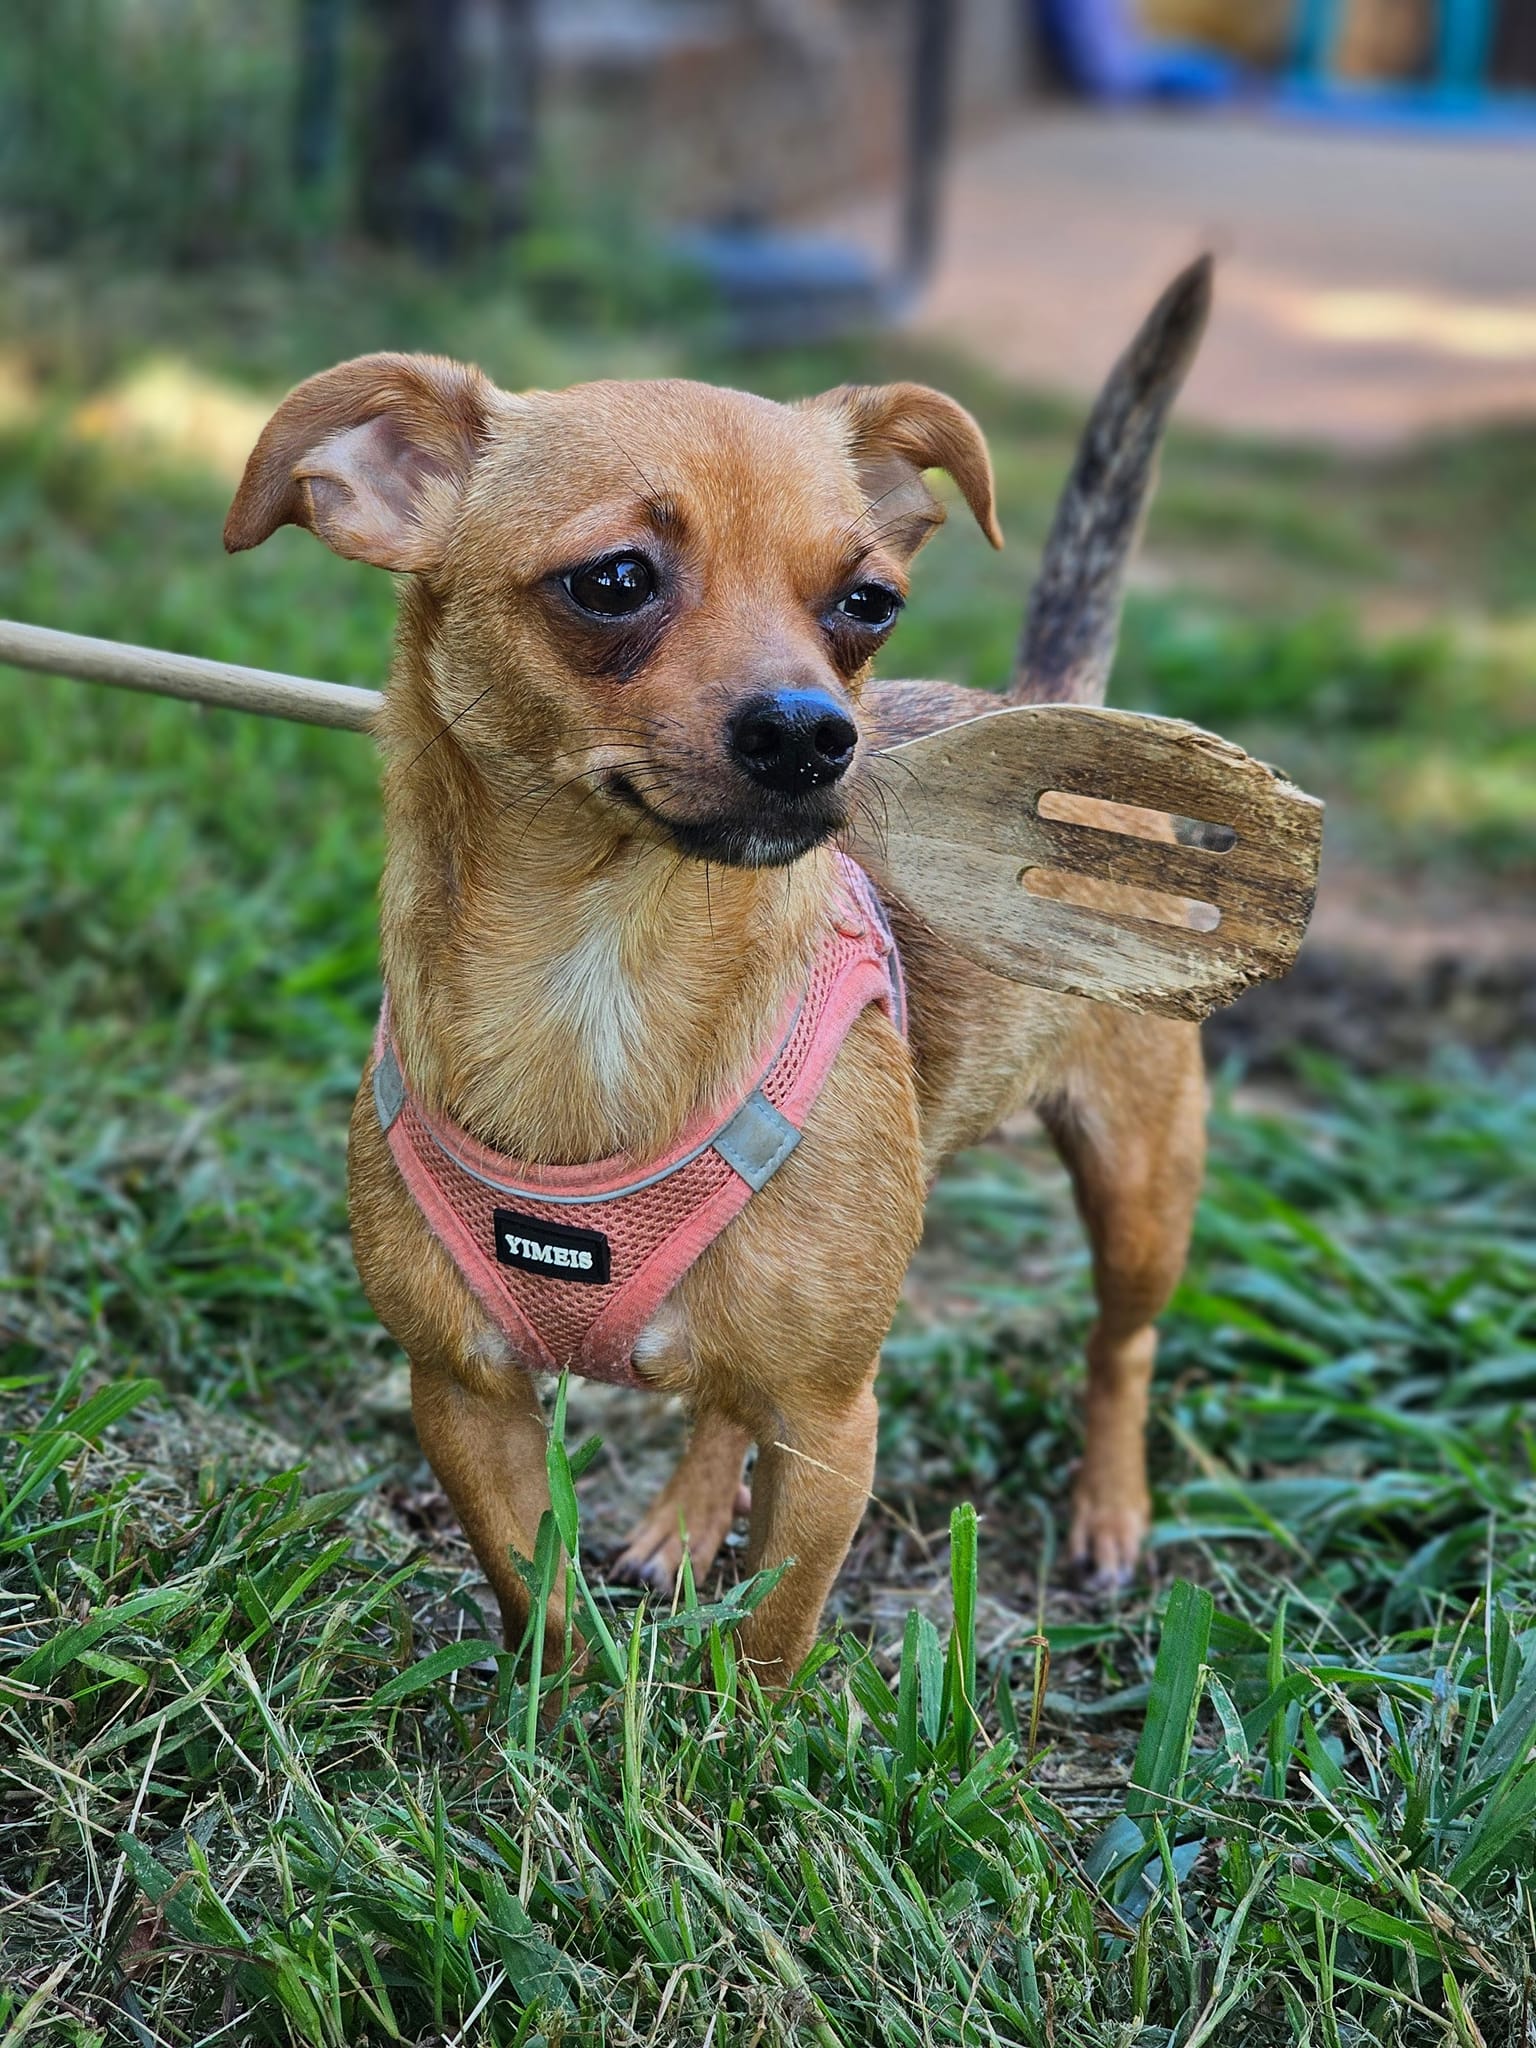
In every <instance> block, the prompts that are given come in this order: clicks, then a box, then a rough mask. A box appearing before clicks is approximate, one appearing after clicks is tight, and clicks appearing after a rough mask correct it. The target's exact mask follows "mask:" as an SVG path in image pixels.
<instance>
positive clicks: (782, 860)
mask: <svg viewBox="0 0 1536 2048" xmlns="http://www.w3.org/2000/svg"><path fill="white" fill-rule="evenodd" d="M604 787H605V788H606V789H607V791H608V794H609V795H610V796H612V797H615V798H617V800H618V801H619V802H620V803H621V804H623V805H624V806H625V808H626V809H628V810H632V811H637V812H639V813H640V815H641V816H642V817H644V818H647V819H649V820H650V822H651V823H652V824H653V825H656V826H658V827H659V828H660V830H661V831H663V832H664V833H665V834H666V835H667V837H668V838H669V839H670V840H671V842H672V844H673V845H674V846H675V847H676V848H677V850H678V852H679V853H684V854H687V855H689V856H690V858H692V859H694V860H707V861H718V862H720V863H721V864H722V865H723V866H726V867H733V868H782V867H788V866H789V864H790V862H791V861H797V860H799V859H800V857H801V856H802V855H803V854H807V853H809V852H810V850H811V848H812V847H813V846H820V845H821V843H822V841H823V840H826V839H830V838H831V837H832V836H833V834H834V833H837V832H840V831H841V830H842V829H843V827H844V826H845V825H846V824H847V822H848V819H847V812H846V808H845V806H844V804H843V802H842V800H841V797H840V795H839V793H838V792H837V791H836V790H835V789H825V790H816V791H813V792H811V793H810V794H809V795H807V796H803V797H780V798H773V797H768V798H763V797H759V798H758V799H757V800H756V802H755V803H754V805H753V809H752V811H751V813H750V814H749V815H743V814H741V813H737V812H732V811H719V812H716V813H714V814H712V815H710V816H706V817H698V818H690V817H678V816H674V815H673V814H672V813H671V812H670V811H668V810H663V809H660V808H659V807H658V806H657V805H656V804H654V803H652V802H651V801H650V800H649V799H648V798H646V797H643V796H642V795H641V794H640V792H639V790H638V789H637V788H636V787H635V785H634V783H633V782H631V781H630V779H629V777H628V776H627V775H624V774H620V773H617V772H615V773H613V774H610V775H608V776H605V777H604Z"/></svg>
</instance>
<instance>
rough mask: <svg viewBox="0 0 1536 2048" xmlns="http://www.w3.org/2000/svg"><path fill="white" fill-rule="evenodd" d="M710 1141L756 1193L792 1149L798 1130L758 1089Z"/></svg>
mask: <svg viewBox="0 0 1536 2048" xmlns="http://www.w3.org/2000/svg"><path fill="white" fill-rule="evenodd" d="M713 1142H714V1148H715V1150H716V1151H717V1152H718V1153H719V1154H720V1157H721V1158H722V1159H723V1160H724V1161H725V1163H726V1165H727V1166H728V1167H730V1169H731V1171H732V1172H733V1173H737V1174H739V1175H740V1176H741V1178H742V1179H743V1180H744V1181H745V1182H746V1184H747V1186H748V1187H749V1188H751V1190H752V1192H753V1193H754V1194H756V1193H757V1191H758V1189H759V1188H761V1187H763V1186H765V1185H766V1184H767V1182H769V1181H770V1180H772V1178H773V1176H774V1175H775V1174H776V1173H777V1172H778V1170H779V1168H780V1167H781V1166H782V1165H783V1164H784V1162H785V1160H786V1159H787V1158H788V1157H789V1155H790V1153H791V1152H793V1151H794V1149H795V1147H796V1146H797V1145H798V1144H799V1142H800V1133H799V1131H798V1130H797V1129H796V1127H795V1126H794V1125H793V1124H792V1123H791V1122H790V1120H789V1118H788V1117H787V1116H785V1115H784V1114H783V1112H782V1111H781V1110H777V1109H775V1108H774V1106H773V1104H772V1103H771V1102H770V1101H769V1100H768V1098H767V1096H766V1095H764V1094H763V1092H762V1090H761V1089H754V1090H753V1091H752V1093H751V1094H750V1095H749V1096H748V1097H747V1099H746V1101H745V1102H744V1103H743V1104H742V1105H741V1107H740V1109H738V1110H737V1112H736V1114H735V1115H734V1116H733V1117H732V1118H731V1120H730V1122H729V1123H728V1124H727V1125H726V1126H725V1128H724V1129H723V1130H720V1131H717V1132H716V1133H715V1137H714V1141H713Z"/></svg>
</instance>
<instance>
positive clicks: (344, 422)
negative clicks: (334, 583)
mask: <svg viewBox="0 0 1536 2048" xmlns="http://www.w3.org/2000/svg"><path fill="white" fill-rule="evenodd" d="M500 398H501V394H500V393H499V392H498V391H497V389H496V387H495V385H494V384H492V383H491V381H490V379H489V378H488V377H485V376H482V375H481V373H480V371H479V370H476V369H472V368H470V367H468V366H467V365H466V364H463V363H453V362H449V361H447V360H446V358H444V357H442V356H405V355H376V356H358V357H357V358H356V359H355V360H354V361H352V362H350V363H338V364H337V365H336V367H335V368H334V369H333V370H322V371H321V372H320V374H319V376H317V377H311V378H309V379H308V380H307V382H305V383H303V384H300V385H299V386H298V388H297V389H296V390H293V391H290V392H289V394H288V396H287V397H286V398H285V399H284V400H283V402H282V404H281V405H280V406H279V407H278V409H277V411H276V412H275V413H274V414H273V415H272V417H271V419H270V420H268V422H267V424H266V426H265V427H264V428H263V430H262V435H261V439H260V440H259V441H258V442H257V443H256V446H255V447H254V448H253V449H252V451H251V458H250V460H249V461H248V462H247V463H246V465H245V475H244V476H243V477H242V478H241V479H240V488H239V490H238V491H236V493H235V501H234V503H233V504H232V505H231V506H230V508H229V517H228V518H227V519H226V520H225V522H224V545H225V547H226V548H227V549H228V550H229V552H230V553H231V554H232V555H233V554H238V553H239V552H240V550H241V549H242V548H254V547H256V546H258V545H259V544H260V543H261V542H262V541H264V540H265V539H266V538H267V537H268V535H269V534H272V533H275V532H276V531H277V529H278V527H280V526H303V527H307V528H308V530H309V531H310V532H311V533H312V534H314V536H315V537H316V539H317V540H323V541H324V542H325V544H326V546H327V547H328V548H331V549H332V550H334V552H335V553H336V554H338V555H345V556H347V557H348V559H349V560H351V561H354V562H372V563H373V564H374V566H375V567H376V568H379V569H396V570H403V571H411V570H430V569H433V568H436V567H437V566H438V565H439V564H440V563H441V561H442V559H443V556H444V554H445V553H446V550H447V546H448V540H449V536H450V532H451V529H452V524H453V519H454V515H455V512H456V509H457V506H458V502H459V498H460V495H461V493H462V491H463V488H464V484H465V481H466V479H467V478H468V475H469V472H470V470H471V468H472V467H473V466H474V462H475V458H476V456H477V455H478V453H479V451H480V447H481V443H482V441H483V438H484V435H485V432H486V428H487V424H488V422H489V420H490V417H491V415H492V413H493V411H494V410H495V407H496V404H497V401H498V400H499V399H500ZM503 402H504V401H503Z"/></svg>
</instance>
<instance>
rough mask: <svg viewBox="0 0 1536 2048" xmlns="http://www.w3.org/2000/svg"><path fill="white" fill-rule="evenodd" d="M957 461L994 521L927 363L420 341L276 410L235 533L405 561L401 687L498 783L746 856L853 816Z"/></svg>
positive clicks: (362, 363) (234, 514)
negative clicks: (718, 378)
mask: <svg viewBox="0 0 1536 2048" xmlns="http://www.w3.org/2000/svg"><path fill="white" fill-rule="evenodd" d="M926 469H944V470H947V471H948V472H949V474H950V475H951V476H952V477H953V478H954V479H955V482H956V483H957V484H958V486H959V488H960V490H961V492H962V493H963V495H964V497H965V500H966V502H967V504H968V505H969V506H970V508H971V511H972V512H973V513H974V514H975V516H976V519H977V521H978V522H979V524H980V525H981V527H982V529H983V530H984V531H985V533H986V534H987V536H988V537H989V539H990V540H991V541H992V542H993V544H994V546H997V545H1000V544H1001V537H1000V535H999V533H998V529H997V522H996V515H995V513H994V510H993V496H992V473H991V466H990V464H989V462H988V459H987V451H986V445H985V443H984V441H983V439H982V436H981V431H980V429H979V428H978V427H977V425H976V422H975V421H974V420H973V419H972V418H971V416H970V414H969V413H967V412H965V411H964V410H963V409H962V408H961V407H960V406H958V405H957V404H955V402H954V401H953V399H950V398H946V397H944V396H942V394H940V393H939V392H936V391H930V390H927V389H925V388H924V387H922V386H920V385H915V384H893V385H884V386H868V387H865V386H851V387H846V388H844V389H841V390H837V391H832V392H828V393H826V394H825V395H824V396H822V397H820V398H814V399H811V400H808V401H806V402H805V403H803V404H799V405H792V406H784V405H776V404H773V403H771V402H769V401H768V400H766V399H761V398H754V397H749V396H747V395H746V394H744V393H742V392H737V391H722V390H717V389H715V388H713V387H711V386H709V385H704V384H693V383H687V382H682V381H663V382H656V383H635V384H621V383H599V384H586V385H579V386H577V387H576V388H574V389H572V390H569V391H561V392H543V391H535V392H526V393H522V394H517V395H513V394H510V393H507V392H504V391H501V390H498V389H497V387H496V386H495V385H493V384H492V383H491V382H490V381H489V380H488V379H487V378H485V377H484V376H482V375H481V373H480V372H479V371H478V370H474V369H468V368H465V367H464V366H462V365H460V364H456V363H450V362H446V361H443V360H441V359H440V358H436V357H430V356H399V355H378V356H366V357H362V358H360V359H359V360H358V361H356V362H350V363H343V364H340V365H339V366H338V367H337V368H335V369H333V370H327V371H325V372H324V373H323V374H322V375H320V376H318V377H312V378H311V379H310V380H309V381H308V382H307V383H305V384H301V385H300V386H299V387H298V389H297V390H296V391H294V392H292V393H291V394H290V395H289V397H288V398H286V399H285V400H284V402H283V404H282V405H281V407H280V408H279V409H278V411H277V412H276V413H275V414H274V416H273V418H272V419H271V420H270V421H269V423H268V425H267V427H266V429H265V431H264V432H263V434H262V436H261V439H260V441H259V442H258V443H257V446H256V448H255V450H254V452H253V453H252V455H251V458H250V461H249V463H248V464H247V467H246V472H245V476H244V478H243V480H242V482H241V485H240V489H239V491H238V493H237V494H236V497H235V501H234V504H233V506H232V507H231V508H230V513H229V518H228V521H227V523H226V526H225V530H224V539H225V545H226V546H227V547H228V548H230V549H231V550H232V551H233V550H237V549H241V548H248V547H254V546H255V545H256V544H257V543H258V542H260V541H263V540H265V539H266V538H267V536H268V535H269V534H271V533H272V532H274V531H275V529H276V528H277V527H279V526H282V525H286V524H293V525H298V526H304V527H307V528H308V529H309V531H310V532H311V533H313V534H316V535H317V536H318V537H319V538H320V539H321V540H323V541H324V542H325V543H326V544H327V545H328V546H329V547H331V548H333V549H334V550H335V551H336V553H338V554H340V555H346V556H349V557H352V558H354V559H356V560H360V561H365V562H372V563H374V564H376V565H377V566H378V567H380V568H385V569H393V570H398V571H403V572H407V573H409V574H411V575H412V576H414V577H415V578H416V580H417V584H418V589H419V593H420V595H419V601H418V602H417V604H416V605H415V607H414V614H415V617H416V619H417V622H418V627H419V631H420V632H421V633H422V634H425V635H426V639H427V644H426V650H425V651H426V659H425V660H424V661H422V662H420V663H419V664H417V665H416V668H417V671H418V673H417V674H416V676H415V679H414V682H413V684H412V687H420V688H423V689H425V690H427V691H428V692H429V693H430V694H431V699H432V701H431V704H430V707H429V710H430V714H431V716H432V718H433V719H434V720H435V721H436V722H437V723H438V724H439V725H440V726H444V727H446V726H448V725H449V723H450V721H451V734H452V744H453V745H454V746H456V747H459V748H462V749H463V750H464V751H465V752H466V753H468V755H469V756H470V758H471V759H472V760H474V761H475V763H476V764H477V766H478V767H479V768H480V770H481V772H482V773H483V774H484V775H485V776H486V777H487V779H488V782H489V784H490V786H491V787H492V789H496V790H502V789H521V790H526V791H527V792H528V793H529V795H530V797H531V798H533V799H534V800H538V798H539V797H540V794H541V792H552V791H554V790H556V789H558V788H566V787H571V788H577V789H579V790H580V791H581V793H582V796H583V798H584V799H588V800H587V801H584V803H583V815H584V817H587V818H589V819H590V820H591V822H592V824H593V825H594V826H595V827H596V828H597V829H598V830H599V831H601V832H604V833H607V834H609V835H612V836H622V837H634V836H637V835H639V836H641V837H645V838H650V839H655V840H658V841H661V842H664V843H669V844H670V845H672V846H673V847H675V848H677V849H680V850H681V851H682V852H684V853H688V854H694V855H697V856H700V857H702V858H705V859H709V860H718V861H726V862H731V863H734V864H737V865H741V866H766V865H775V864H780V863H783V862H787V861H791V860H794V859H796V858H797V857H798V856H799V855H801V854H803V853H805V852H806V851H807V850H808V849H809V848H810V847H812V846H814V845H815V844H816V843H817V842H818V841H820V840H823V839H825V838H827V837H829V836H831V835H832V834H834V833H836V832H837V831H839V830H840V829H841V828H842V827H843V826H844V825H845V824H846V823H847V821H848V788H849V776H848V771H849V770H850V768H852V767H853V765H854V763H855V761H856V758H857V755H858V751H859V744H860V734H859V727H858V704H859V697H860V693H861V690H862V688H863V685H864V682H865V679H866V677H867V675H868V672H869V665H870V662H871V659H872V657H873V656H874V654H875V652H876V650H877V649H878V648H879V647H880V645H881V643H882V642H883V640H884V639H885V637H886V635H887V634H888V633H889V632H890V629H891V627H892V626H893V625H894V623H895V621H896V617H897V615H898V613H899V612H900V610H901V606H902V602H903V600H904V598H905V595H906V572H907V565H908V563H909V562H910V560H911V558H912V556H913V555H914V554H915V553H916V551H917V549H918V548H919V547H920V546H921V545H922V543H923V541H924V540H926V539H927V537H928V535H929V534H930V533H931V532H932V530H933V528H934V527H935V526H936V525H937V524H938V523H939V522H940V521H941V520H942V518H943V516H944V515H943V510H942V508H941V507H940V506H939V504H938V503H937V502H936V500H935V499H934V498H933V497H932V496H931V495H930V493H929V492H928V490H927V488H926V487H925V485H924V484H923V481H922V472H923V471H924V470H926Z"/></svg>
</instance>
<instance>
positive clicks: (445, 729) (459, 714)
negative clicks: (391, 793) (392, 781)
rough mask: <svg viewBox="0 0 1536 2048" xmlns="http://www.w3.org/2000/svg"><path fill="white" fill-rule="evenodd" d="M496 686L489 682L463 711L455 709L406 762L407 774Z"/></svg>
mask: <svg viewBox="0 0 1536 2048" xmlns="http://www.w3.org/2000/svg"><path fill="white" fill-rule="evenodd" d="M494 688H495V684H494V683H487V684H486V686H485V688H484V689H483V690H482V691H481V692H480V695H479V696H478V697H472V698H471V699H470V701H469V702H468V703H467V704H466V705H465V706H464V708H463V710H462V711H455V713H454V714H453V716H452V718H450V719H449V721H448V723H447V724H446V725H442V726H439V727H438V729H437V731H436V732H435V733H433V735H432V737H431V739H429V740H428V741H427V744H426V745H425V746H424V747H423V748H422V749H421V752H420V753H417V754H413V755H412V756H411V758H410V760H409V761H407V762H406V764H405V772H406V774H407V775H409V774H410V772H411V770H412V769H413V768H414V767H415V766H416V763H417V762H418V761H419V760H421V759H422V757H423V755H426V754H430V753H431V751H432V749H433V748H434V747H435V746H436V745H437V743H438V741H439V740H440V739H441V738H442V737H443V735H444V733H450V732H452V731H453V728H454V727H455V726H456V725H457V724H458V722H459V720H460V719H461V718H467V717H468V716H469V714H470V712H471V711H473V710H474V708H475V706H476V705H477V704H481V703H483V702H484V701H485V699H486V698H487V697H488V696H489V695H490V694H491V691H492V690H493V689H494Z"/></svg>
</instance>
